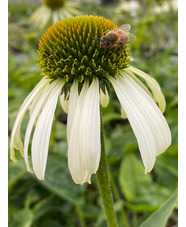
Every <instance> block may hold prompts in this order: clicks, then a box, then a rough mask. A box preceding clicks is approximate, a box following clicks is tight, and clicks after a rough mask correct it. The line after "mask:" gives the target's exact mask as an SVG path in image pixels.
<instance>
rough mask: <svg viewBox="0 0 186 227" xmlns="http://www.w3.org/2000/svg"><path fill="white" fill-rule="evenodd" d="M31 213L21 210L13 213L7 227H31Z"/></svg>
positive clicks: (28, 210)
mask: <svg viewBox="0 0 186 227" xmlns="http://www.w3.org/2000/svg"><path fill="white" fill-rule="evenodd" d="M33 217H34V215H33V212H32V211H31V210H30V209H27V208H26V209H22V210H19V211H17V212H15V214H14V217H13V219H12V221H11V222H10V224H9V227H15V226H19V227H30V226H32V221H33Z"/></svg>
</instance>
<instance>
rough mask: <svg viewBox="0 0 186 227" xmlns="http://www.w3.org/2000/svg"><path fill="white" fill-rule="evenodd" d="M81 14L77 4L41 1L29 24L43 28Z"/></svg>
mask: <svg viewBox="0 0 186 227" xmlns="http://www.w3.org/2000/svg"><path fill="white" fill-rule="evenodd" d="M80 14H82V13H81V12H80V11H79V10H78V4H77V3H75V2H71V1H66V0H43V5H42V6H40V7H39V8H38V9H37V10H36V11H35V12H34V13H33V14H32V16H31V17H30V21H31V23H33V24H34V25H35V26H36V27H40V28H44V27H46V26H50V25H52V24H55V23H56V22H57V21H61V20H63V19H64V18H66V17H72V16H78V15H80Z"/></svg>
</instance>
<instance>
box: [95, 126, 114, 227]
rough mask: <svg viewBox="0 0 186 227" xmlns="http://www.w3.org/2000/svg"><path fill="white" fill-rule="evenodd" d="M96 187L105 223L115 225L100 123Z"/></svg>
mask: <svg viewBox="0 0 186 227" xmlns="http://www.w3.org/2000/svg"><path fill="white" fill-rule="evenodd" d="M96 176H97V181H98V187H99V191H100V195H101V198H102V202H103V206H104V210H105V214H106V219H107V225H108V227H117V226H118V224H117V219H116V214H115V211H114V206H113V205H114V204H113V198H112V192H111V187H110V180H109V174H108V167H107V161H106V156H105V144H104V134H103V125H101V160H100V164H99V169H98V171H97V173H96Z"/></svg>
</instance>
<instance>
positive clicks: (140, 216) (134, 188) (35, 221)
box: [8, 0, 178, 227]
mask: <svg viewBox="0 0 186 227" xmlns="http://www.w3.org/2000/svg"><path fill="white" fill-rule="evenodd" d="M106 3H109V4H106ZM173 3H175V1H166V0H156V1H153V0H147V1H145V0H138V1H114V0H113V1H108V2H107V1H101V2H100V3H99V4H98V2H96V1H90V0H89V1H88V0H82V1H81V2H80V10H82V12H83V13H84V14H93V15H101V16H104V17H106V18H108V19H110V20H112V21H113V22H115V23H116V24H117V25H121V24H124V23H129V24H131V25H132V33H133V34H135V35H136V37H137V40H136V41H135V42H134V43H132V44H131V45H130V48H131V53H132V57H133V58H134V61H133V62H131V65H133V66H135V67H137V68H139V69H141V70H143V71H146V72H147V73H149V74H150V75H153V77H154V78H155V79H156V80H157V81H158V82H159V84H160V86H161V88H162V91H163V93H164V95H165V98H166V101H167V107H166V111H165V113H164V114H165V117H166V119H167V121H168V123H169V126H170V128H171V132H172V145H171V146H170V147H169V149H168V150H167V151H166V152H165V153H164V154H162V155H161V156H159V157H157V161H156V164H155V167H154V169H153V171H152V172H151V173H150V174H146V175H145V174H144V167H143V165H142V162H141V158H140V155H139V151H138V145H137V142H136V139H135V136H134V134H133V132H132V130H131V127H130V125H129V124H128V121H127V120H122V119H121V118H120V105H119V102H118V100H117V98H116V96H115V94H114V93H112V95H111V96H112V102H110V104H109V106H108V107H107V108H106V109H103V122H104V128H105V141H106V151H107V159H108V162H109V168H110V173H111V185H112V190H113V197H114V205H115V210H116V213H117V217H118V220H119V226H121V227H122V226H124V225H123V219H124V218H125V216H124V212H123V210H125V211H126V213H127V217H128V220H129V223H130V226H131V227H137V226H141V227H146V226H148V227H149V226H152V227H154V226H157V227H163V226H167V227H171V226H172V227H173V226H177V205H175V202H176V192H175V190H176V188H177V148H178V147H177V10H176V4H173ZM105 4H106V5H105ZM39 5H40V3H39V2H37V1H9V59H8V61H9V92H8V97H9V136H10V134H11V130H12V127H13V123H14V121H15V117H16V115H17V112H18V110H19V107H20V105H21V104H22V102H23V100H24V99H25V97H26V96H27V94H28V93H29V92H30V91H31V90H32V89H33V87H34V86H35V85H36V84H37V83H38V81H39V80H40V79H41V76H40V68H39V67H38V66H37V45H38V41H39V39H40V37H41V35H42V33H43V32H44V31H41V30H40V29H37V28H34V27H33V26H32V24H30V23H29V17H30V15H31V14H32V12H33V11H34V10H35V9H36V8H37V7H38V6H39ZM66 119H67V116H66V114H65V113H63V112H62V110H61V108H60V107H58V108H57V111H56V114H55V119H54V124H53V130H52V135H51V141H50V151H49V156H48V164H47V170H46V179H45V181H39V180H37V179H36V177H35V176H34V175H33V174H30V173H27V171H26V167H25V164H24V161H23V159H22V158H21V157H20V156H19V153H18V152H17V155H18V159H19V162H18V163H13V162H12V161H11V160H10V161H9V226H10V227H15V226H16V227H17V226H18V227H29V226H33V227H37V226H40V227H58V226H61V227H62V226H68V227H71V226H72V227H73V226H82V227H84V226H89V227H93V226H96V227H104V226H106V222H105V218H104V213H103V209H102V205H101V201H100V197H99V193H98V188H97V183H96V178H95V176H93V177H92V184H91V185H88V184H85V185H83V186H80V185H76V184H75V183H74V182H73V181H72V179H71V176H70V174H69V170H68V166H67V143H66ZM27 120H28V116H27V117H26V119H25V121H24V124H23V127H22V132H23V135H24V131H25V129H26V123H27ZM151 214H152V215H151ZM149 223H150V224H149Z"/></svg>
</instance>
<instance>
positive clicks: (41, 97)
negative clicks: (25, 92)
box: [24, 81, 58, 172]
mask: <svg viewBox="0 0 186 227" xmlns="http://www.w3.org/2000/svg"><path fill="white" fill-rule="evenodd" d="M57 83H58V81H54V82H53V83H51V84H49V85H48V86H47V87H46V89H45V90H44V92H42V93H41V92H39V93H38V96H37V97H36V98H35V99H36V101H35V100H34V101H35V102H34V107H33V106H32V113H31V115H30V120H29V122H28V126H27V129H26V133H25V140H24V159H25V163H26V165H27V170H28V171H30V172H33V171H32V169H31V168H30V165H29V161H28V145H29V140H30V135H31V132H32V128H33V126H34V123H35V122H36V119H37V118H38V117H39V115H40V112H41V111H42V109H43V108H44V106H45V104H48V103H47V101H48V96H49V95H50V93H51V92H52V90H53V88H55V86H56V84H57Z"/></svg>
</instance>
